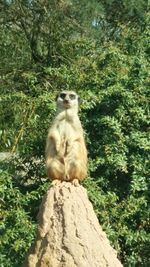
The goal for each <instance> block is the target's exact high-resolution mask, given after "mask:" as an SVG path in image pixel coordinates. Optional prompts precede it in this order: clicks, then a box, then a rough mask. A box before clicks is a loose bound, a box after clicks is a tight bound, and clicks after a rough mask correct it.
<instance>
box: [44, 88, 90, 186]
mask: <svg viewBox="0 0 150 267" xmlns="http://www.w3.org/2000/svg"><path fill="white" fill-rule="evenodd" d="M61 93H64V94H66V96H65V99H62V98H61V97H60V94H61ZM61 93H60V94H59V95H58V97H57V99H56V103H57V112H56V117H55V118H54V121H53V123H52V126H51V127H50V129H49V132H48V137H47V142H46V170H47V175H48V177H49V178H50V179H52V180H55V179H57V180H61V181H73V180H74V179H77V180H83V179H84V178H85V177H86V175H87V150H86V147H85V141H84V136H83V129H82V126H81V122H80V120H79V117H78V102H79V97H78V95H77V94H76V93H75V92H73V91H63V92H61ZM69 94H75V99H72V100H71V99H70V98H69Z"/></svg>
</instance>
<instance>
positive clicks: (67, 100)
mask: <svg viewBox="0 0 150 267" xmlns="http://www.w3.org/2000/svg"><path fill="white" fill-rule="evenodd" d="M79 101H80V98H79V96H78V95H77V93H76V92H74V91H62V92H60V93H59V94H58V95H57V97H56V102H57V107H58V108H59V109H63V110H64V109H75V110H78V106H79Z"/></svg>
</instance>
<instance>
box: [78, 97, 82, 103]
mask: <svg viewBox="0 0 150 267" xmlns="http://www.w3.org/2000/svg"><path fill="white" fill-rule="evenodd" d="M81 102H82V101H81V98H80V96H78V103H79V105H80V104H81Z"/></svg>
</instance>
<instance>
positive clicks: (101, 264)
mask: <svg viewBox="0 0 150 267" xmlns="http://www.w3.org/2000/svg"><path fill="white" fill-rule="evenodd" d="M38 220H39V227H38V233H37V238H36V240H35V243H34V244H33V246H32V248H31V249H30V251H29V253H28V255H27V257H26V260H25V263H24V267H105V266H107V267H119V266H120V267H121V266H122V264H121V263H120V262H119V260H118V259H117V253H116V251H115V250H114V249H113V248H112V247H111V246H110V244H109V241H108V239H107V237H106V234H105V233H104V232H103V231H102V229H101V226H100V225H99V222H98V219H97V217H96V215H95V213H94V210H93V207H92V204H91V203H90V202H89V200H88V197H87V193H86V190H85V189H84V188H83V187H82V186H80V185H79V186H77V187H76V186H74V185H73V184H71V183H69V182H62V183H61V184H59V185H56V186H53V187H51V188H50V189H49V191H48V192H47V194H46V195H45V197H44V198H43V201H42V204H41V207H40V211H39V215H38Z"/></svg>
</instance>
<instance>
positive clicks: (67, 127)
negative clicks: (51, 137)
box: [58, 120, 76, 140]
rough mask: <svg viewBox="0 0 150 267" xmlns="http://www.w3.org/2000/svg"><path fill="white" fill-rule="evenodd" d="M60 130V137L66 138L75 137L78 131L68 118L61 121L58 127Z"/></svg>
mask: <svg viewBox="0 0 150 267" xmlns="http://www.w3.org/2000/svg"><path fill="white" fill-rule="evenodd" d="M58 131H59V134H60V137H61V138H62V139H65V140H68V139H71V138H73V137H74V136H75V132H76V130H75V127H74V125H73V124H72V123H71V122H69V121H67V120H62V121H61V123H60V124H59V127H58Z"/></svg>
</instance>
